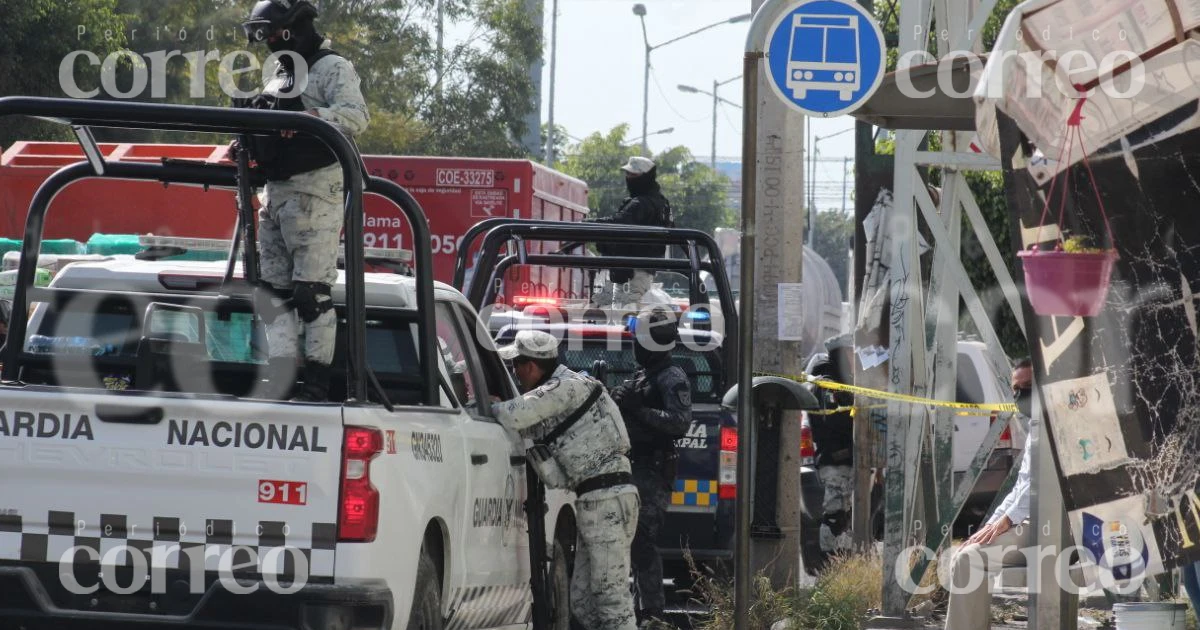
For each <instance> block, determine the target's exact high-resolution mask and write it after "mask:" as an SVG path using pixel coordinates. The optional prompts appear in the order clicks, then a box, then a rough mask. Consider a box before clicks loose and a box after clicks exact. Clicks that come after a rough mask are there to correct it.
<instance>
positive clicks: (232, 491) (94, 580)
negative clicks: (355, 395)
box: [0, 257, 575, 629]
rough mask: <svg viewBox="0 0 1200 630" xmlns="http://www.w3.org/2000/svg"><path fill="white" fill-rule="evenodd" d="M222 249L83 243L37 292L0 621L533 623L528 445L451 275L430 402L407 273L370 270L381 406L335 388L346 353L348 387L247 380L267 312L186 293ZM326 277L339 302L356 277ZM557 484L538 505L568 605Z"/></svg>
mask: <svg viewBox="0 0 1200 630" xmlns="http://www.w3.org/2000/svg"><path fill="white" fill-rule="evenodd" d="M224 271H225V263H205V262H169V261H143V260H135V259H133V258H132V257H118V258H117V259H114V260H108V261H103V262H95V263H76V264H72V265H69V266H67V267H65V268H64V269H63V270H62V271H60V272H59V273H58V275H57V276H56V277H55V278H54V280H53V282H52V283H51V287H50V288H51V289H54V288H59V289H70V290H75V292H74V293H69V294H67V295H73V296H74V297H70V298H69V299H64V300H60V301H59V302H58V303H57V304H54V303H50V302H40V303H38V304H37V305H36V306H35V308H34V310H33V312H32V315H31V317H30V319H29V327H28V333H29V334H28V335H27V336H26V343H25V346H24V352H23V353H22V354H21V357H22V359H21V365H20V370H19V378H18V379H17V381H15V382H4V383H3V384H2V385H0V478H2V479H3V480H4V481H3V484H2V486H0V487H2V490H0V627H5V628H8V627H14V628H42V627H46V628H89V629H95V628H151V627H171V628H218V627H219V628H259V627H270V628H297V629H308V628H314V629H315V628H322V629H326V628H346V629H359V628H380V629H404V628H442V627H446V628H508V627H522V628H524V627H528V624H529V622H530V617H531V602H532V599H531V590H530V561H529V558H530V556H529V538H528V537H527V533H526V532H527V523H526V516H525V512H524V511H523V504H524V500H525V496H526V464H525V458H524V452H525V451H524V448H523V445H522V444H521V442H520V440H519V439H517V438H516V437H515V436H514V435H511V434H510V433H508V432H507V431H506V430H505V429H503V428H502V427H501V426H500V425H499V424H497V422H496V421H495V420H494V419H493V418H492V417H491V415H490V410H489V404H488V402H489V400H490V398H491V397H492V396H497V397H500V398H507V397H510V396H513V395H514V393H515V389H514V386H513V383H512V381H511V378H510V376H509V374H508V372H507V371H506V370H505V369H504V366H503V364H502V362H501V361H500V360H499V359H498V357H497V356H496V354H495V352H494V347H493V346H492V345H491V340H490V335H488V334H487V330H486V327H485V326H483V325H481V324H480V322H479V319H478V315H477V313H476V312H475V310H474V309H473V308H472V307H471V306H470V304H469V303H468V302H467V300H466V299H465V298H464V297H463V296H462V294H460V293H459V292H458V291H456V290H454V289H452V288H450V287H448V286H446V285H442V284H436V285H435V288H434V301H435V304H434V309H435V310H436V328H437V336H438V339H439V342H440V344H441V347H442V354H443V357H441V358H442V359H444V360H443V361H439V362H438V363H439V364H440V366H439V373H440V378H441V380H442V382H441V387H440V390H441V402H440V405H438V406H417V403H418V402H419V401H420V400H421V390H420V385H421V382H422V380H421V377H420V371H419V370H418V368H417V366H418V359H417V357H418V348H419V344H418V343H417V341H418V340H417V334H416V331H417V324H416V321H417V314H418V311H417V309H416V304H417V297H416V295H417V292H416V285H417V282H416V280H414V279H413V278H410V277H405V276H400V275H394V274H375V273H368V274H366V277H365V298H366V299H365V303H366V305H367V306H366V351H367V353H366V365H367V366H368V367H369V368H370V369H371V370H372V371H373V372H374V374H375V376H376V377H377V378H378V381H379V384H380V386H381V387H380V389H382V391H383V392H385V393H386V396H387V398H388V399H390V403H391V405H390V406H391V407H392V408H391V410H389V409H388V408H387V405H384V404H380V401H357V402H354V401H351V402H342V401H343V400H345V398H346V396H345V391H344V390H345V381H346V379H345V378H344V377H342V376H340V375H339V376H335V378H334V383H335V386H334V391H333V392H331V395H330V400H331V401H337V402H330V403H325V404H309V403H291V402H280V401H276V400H268V399H265V398H260V397H258V394H259V393H261V392H262V391H265V386H266V383H264V382H263V381H262V380H261V379H262V377H263V376H265V374H266V370H265V365H264V360H265V337H264V335H263V330H262V322H261V320H260V319H258V318H257V317H255V316H254V315H253V314H252V313H251V312H250V311H249V309H248V308H243V309H242V310H238V309H236V308H235V309H233V310H225V311H222V310H221V309H213V308H212V307H211V306H209V307H207V308H199V307H194V306H187V304H188V302H187V300H186V299H183V298H186V296H187V295H189V294H194V293H196V292H197V291H198V290H204V289H205V288H206V287H210V286H216V285H218V284H219V283H220V281H221V278H222V274H223V273H224ZM334 299H335V301H336V302H337V304H338V312H339V315H340V317H341V318H342V321H343V324H344V323H345V316H346V313H345V309H344V304H345V287H344V278H343V277H339V281H338V285H337V286H336V287H335V288H334ZM345 347H346V344H345V330H344V329H343V330H339V338H338V346H337V354H336V356H335V361H334V363H335V366H337V365H345V362H346V359H345V356H344V355H345ZM339 384H340V385H339ZM339 387H340V389H341V390H342V391H338V390H339ZM568 498H569V497H567V496H565V495H557V496H556V495H555V494H554V493H552V494H551V496H550V500H549V501H548V503H549V510H548V513H547V515H546V532H547V536H548V540H547V543H548V544H549V545H550V547H551V549H552V550H553V558H554V559H553V564H552V570H551V575H550V583H551V587H552V591H553V593H552V595H553V597H552V599H553V601H554V602H557V603H558V605H556V606H553V611H552V612H553V618H554V622H555V625H554V627H556V628H566V627H567V623H568V617H567V612H566V610H567V605H566V602H567V591H568V589H567V584H568V575H569V570H570V565H571V553H572V550H573V548H574V542H575V532H574V517H573V513H572V510H571V507H570V504H569V503H568V501H567V499H568Z"/></svg>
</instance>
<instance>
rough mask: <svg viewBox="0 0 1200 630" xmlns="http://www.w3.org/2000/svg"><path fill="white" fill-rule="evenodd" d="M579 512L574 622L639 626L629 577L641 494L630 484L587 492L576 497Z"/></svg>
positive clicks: (599, 627)
mask: <svg viewBox="0 0 1200 630" xmlns="http://www.w3.org/2000/svg"><path fill="white" fill-rule="evenodd" d="M575 512H576V518H577V523H578V528H579V538H578V543H577V545H576V549H575V574H574V575H573V576H572V578H571V614H572V616H573V617H574V621H575V622H576V623H577V624H578V625H579V626H582V627H583V628H586V629H587V630H635V629H636V628H637V624H636V623H635V621H634V616H633V595H632V594H631V593H630V592H629V586H628V583H629V582H628V580H629V545H630V541H632V540H633V534H634V531H635V530H636V529H637V519H638V495H637V492H635V491H634V488H633V487H632V486H618V487H616V488H610V489H607V490H597V491H596V492H589V493H587V494H585V495H584V496H582V497H579V498H578V499H576V500H575ZM572 626H573V627H575V624H572Z"/></svg>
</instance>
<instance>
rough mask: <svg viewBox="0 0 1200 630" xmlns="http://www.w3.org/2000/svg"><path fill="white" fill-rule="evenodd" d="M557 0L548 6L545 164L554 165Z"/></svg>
mask: <svg viewBox="0 0 1200 630" xmlns="http://www.w3.org/2000/svg"><path fill="white" fill-rule="evenodd" d="M557 48H558V0H554V3H553V4H552V5H551V8H550V112H549V116H548V121H547V126H546V152H545V159H546V166H549V167H552V168H553V167H554V66H555V63H554V62H555V56H556V53H557V52H558V50H557Z"/></svg>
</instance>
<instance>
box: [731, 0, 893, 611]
mask: <svg viewBox="0 0 1200 630" xmlns="http://www.w3.org/2000/svg"><path fill="white" fill-rule="evenodd" d="M885 51H886V47H885V45H884V43H883V35H882V32H881V31H880V29H879V27H878V25H877V24H876V23H875V21H874V20H873V18H872V17H871V16H870V14H869V13H866V12H865V11H863V9H861V8H860V7H858V6H857V5H856V4H854V3H852V2H848V1H847V0H765V2H762V4H761V5H760V6H759V7H758V9H757V11H756V12H755V15H754V20H753V22H752V23H751V25H750V32H749V34H748V35H747V38H746V50H745V56H744V60H743V61H744V71H743V83H742V86H743V88H742V89H743V101H742V102H743V105H744V109H743V110H742V112H743V120H742V123H743V128H742V182H743V185H742V243H741V261H742V265H743V267H742V270H741V278H740V287H741V290H740V294H741V295H742V296H745V297H744V298H742V299H740V300H739V306H740V312H739V315H740V320H739V325H740V327H739V337H740V338H739V351H738V356H739V358H740V360H741V363H740V364H739V366H738V383H739V392H740V394H741V395H740V396H739V398H738V409H737V412H738V419H739V421H738V444H739V446H740V448H739V449H738V486H739V500H738V502H737V539H736V547H735V566H734V579H735V585H734V628H735V629H736V630H745V629H746V628H747V627H748V623H749V617H748V614H749V609H750V598H751V589H750V583H751V579H752V574H751V569H752V566H753V564H752V559H751V557H750V556H751V547H750V526H751V514H752V508H753V506H752V505H751V502H752V498H753V496H754V491H753V487H754V475H753V470H754V468H755V457H756V450H757V449H756V446H757V442H756V440H757V435H756V434H757V432H758V431H757V429H758V427H757V426H756V419H755V417H754V410H755V404H754V401H753V398H754V396H753V394H752V391H753V390H752V388H751V387H750V384H751V383H752V382H753V377H754V365H755V361H754V345H753V344H754V342H755V339H754V332H755V330H756V328H758V326H757V325H756V322H755V316H754V315H755V310H756V309H755V304H754V296H755V295H757V292H756V287H755V284H756V278H755V266H756V262H757V256H756V252H755V245H756V241H757V232H756V230H757V220H758V216H757V203H758V199H757V185H758V175H759V173H758V163H757V161H758V149H759V146H758V134H759V126H758V122H759V115H760V106H759V68H760V61H762V60H763V59H766V60H767V61H768V64H767V65H768V76H767V77H766V79H767V80H766V83H767V84H768V85H769V86H770V89H771V90H772V91H773V92H774V93H775V95H776V96H778V97H780V99H781V100H783V102H784V103H786V104H787V106H788V107H790V108H791V109H793V110H796V111H799V112H801V113H803V114H805V115H808V116H821V117H829V116H838V115H842V114H845V113H848V112H850V111H852V110H854V109H856V108H857V107H859V106H861V105H862V104H863V103H864V102H865V101H866V100H867V99H868V98H869V97H870V96H871V94H872V93H874V91H875V90H876V89H877V88H878V86H879V84H880V81H881V80H882V77H883V71H884V68H885V65H886V64H885ZM800 128H801V129H802V128H803V127H802V126H800ZM776 133H779V134H783V132H778V131H777V132H776ZM783 135H786V134H783ZM772 138H773V139H776V140H778V141H779V143H781V144H782V143H785V142H786V140H787V139H786V138H784V137H782V135H781V136H779V137H775V135H772ZM782 164H784V165H786V164H787V161H786V160H784V161H783V162H782ZM775 192H776V193H777V194H778V193H779V192H780V191H778V190H776V191H775ZM783 203H784V204H785V205H786V204H787V196H786V195H783ZM780 210H781V211H789V212H790V211H799V214H801V215H802V214H803V211H804V208H803V207H802V204H801V207H799V208H780ZM768 227H769V226H768ZM772 229H773V228H772ZM775 271H780V270H775ZM782 271H783V272H786V271H788V270H782ZM797 271H798V270H797ZM776 276H778V277H782V276H781V275H779V274H778V273H777V274H776ZM759 280H762V278H760V279H759ZM765 310H768V311H769V310H770V309H765ZM786 547H787V546H786V545H784V546H783V548H785V549H786ZM790 561H791V560H790V558H789V559H784V562H785V563H787V562H790Z"/></svg>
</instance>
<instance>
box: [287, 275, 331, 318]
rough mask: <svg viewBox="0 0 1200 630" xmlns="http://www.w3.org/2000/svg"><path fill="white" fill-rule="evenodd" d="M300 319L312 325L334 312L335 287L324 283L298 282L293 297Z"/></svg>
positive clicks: (293, 303)
mask: <svg viewBox="0 0 1200 630" xmlns="http://www.w3.org/2000/svg"><path fill="white" fill-rule="evenodd" d="M292 305H293V306H295V307H296V312H297V313H299V315H300V319H302V320H304V323H306V324H311V323H313V322H315V321H317V318H318V317H320V316H321V315H324V314H325V313H326V312H327V311H330V310H333V287H331V286H329V285H328V284H325V283H324V282H297V283H296V288H295V290H294V291H293V295H292Z"/></svg>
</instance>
